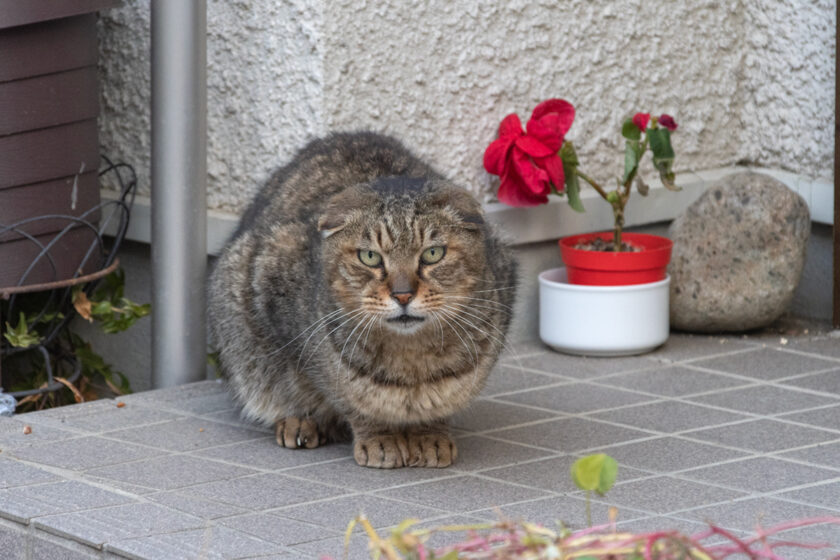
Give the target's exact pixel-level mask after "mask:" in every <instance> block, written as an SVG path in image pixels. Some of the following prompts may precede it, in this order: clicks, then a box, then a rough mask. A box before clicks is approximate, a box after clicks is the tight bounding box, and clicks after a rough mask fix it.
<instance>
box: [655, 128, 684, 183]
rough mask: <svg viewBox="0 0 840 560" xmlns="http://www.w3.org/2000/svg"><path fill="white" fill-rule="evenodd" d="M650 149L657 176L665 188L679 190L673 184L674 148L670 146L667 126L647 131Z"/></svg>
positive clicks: (669, 133) (669, 132)
mask: <svg viewBox="0 0 840 560" xmlns="http://www.w3.org/2000/svg"><path fill="white" fill-rule="evenodd" d="M648 139H649V140H650V149H651V151H652V152H653V166H654V167H656V170H657V171H659V178H660V179H661V180H662V184H663V185H664V186H665V188H666V189H668V190H671V191H680V190H682V189H681V188H680V187H678V186H677V185H675V184H674V177H675V175H674V172H673V170H672V167H673V165H674V148H673V147H671V131H670V130H668V129H667V128H654V129H651V130H649V131H648Z"/></svg>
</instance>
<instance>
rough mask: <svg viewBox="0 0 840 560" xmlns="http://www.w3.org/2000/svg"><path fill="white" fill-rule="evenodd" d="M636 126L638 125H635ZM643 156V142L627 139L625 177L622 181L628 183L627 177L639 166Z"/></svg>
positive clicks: (625, 145)
mask: <svg viewBox="0 0 840 560" xmlns="http://www.w3.org/2000/svg"><path fill="white" fill-rule="evenodd" d="M633 126H636V125H633ZM641 158H642V144H641V142H639V141H638V140H627V142H625V144H624V178H623V179H622V180H621V182H622V183H626V182H627V179H629V178H630V175H631V174H632V173H633V171H635V170H636V168H637V167H639V160H640V159H641Z"/></svg>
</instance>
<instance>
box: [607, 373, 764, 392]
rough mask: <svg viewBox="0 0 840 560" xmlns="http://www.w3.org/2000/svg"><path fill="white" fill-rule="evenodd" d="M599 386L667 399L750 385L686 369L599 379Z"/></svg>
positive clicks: (729, 378) (624, 374) (721, 376)
mask: <svg viewBox="0 0 840 560" xmlns="http://www.w3.org/2000/svg"><path fill="white" fill-rule="evenodd" d="M598 382H599V384H603V385H609V386H615V387H623V388H625V389H633V390H636V391H643V392H646V393H653V394H654V395H662V396H666V397H680V396H684V395H691V394H694V393H703V392H706V391H716V390H719V389H723V388H726V387H736V386H740V385H744V384H745V383H749V382H748V381H743V380H740V379H736V378H734V377H728V376H726V375H719V374H716V373H709V372H706V371H700V370H697V369H691V368H688V367H683V366H672V367H666V368H658V369H649V370H643V371H636V372H631V373H622V374H620V375H615V376H610V377H606V378H603V379H599V380H598Z"/></svg>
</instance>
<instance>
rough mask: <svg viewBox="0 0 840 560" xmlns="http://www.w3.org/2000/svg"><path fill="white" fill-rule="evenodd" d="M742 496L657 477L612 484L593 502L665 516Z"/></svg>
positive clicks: (721, 489)
mask: <svg viewBox="0 0 840 560" xmlns="http://www.w3.org/2000/svg"><path fill="white" fill-rule="evenodd" d="M743 496H746V494H745V493H744V492H740V491H738V490H729V489H725V488H718V487H715V486H709V485H708V484H701V483H698V482H691V481H688V480H681V479H678V478H672V477H668V476H658V477H655V478H647V479H643V480H635V481H631V482H622V483H618V484H616V485H615V486H614V487H613V488H612V489H611V490H610V491H609V494H607V496H606V497H605V498H597V501H603V502H605V503H611V504H615V505H618V506H619V508H620V509H621V508H622V507H629V508H639V509H643V510H645V511H648V512H650V513H655V514H660V515H665V514H669V513H673V512H677V511H680V510H684V509H689V508H697V507H701V506H704V505H711V504H714V503H718V502H727V501H729V500H734V499H736V498H739V497H743Z"/></svg>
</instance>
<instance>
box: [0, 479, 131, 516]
mask: <svg viewBox="0 0 840 560" xmlns="http://www.w3.org/2000/svg"><path fill="white" fill-rule="evenodd" d="M131 501H133V499H132V498H130V497H128V496H125V495H122V494H117V493H114V492H109V491H107V490H103V489H101V488H97V487H95V486H91V485H90V484H85V483H82V482H76V481H61V482H50V483H47V484H39V485H35V486H20V487H17V488H11V489H9V490H0V517H5V518H7V519H11V520H13V521H17V522H19V523H28V522H29V520H30V519H32V518H34V517H39V516H41V515H49V514H53V513H61V512H70V511H80V510H85V509H90V508H97V507H104V506H112V505H117V504H124V503H128V502H131Z"/></svg>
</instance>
